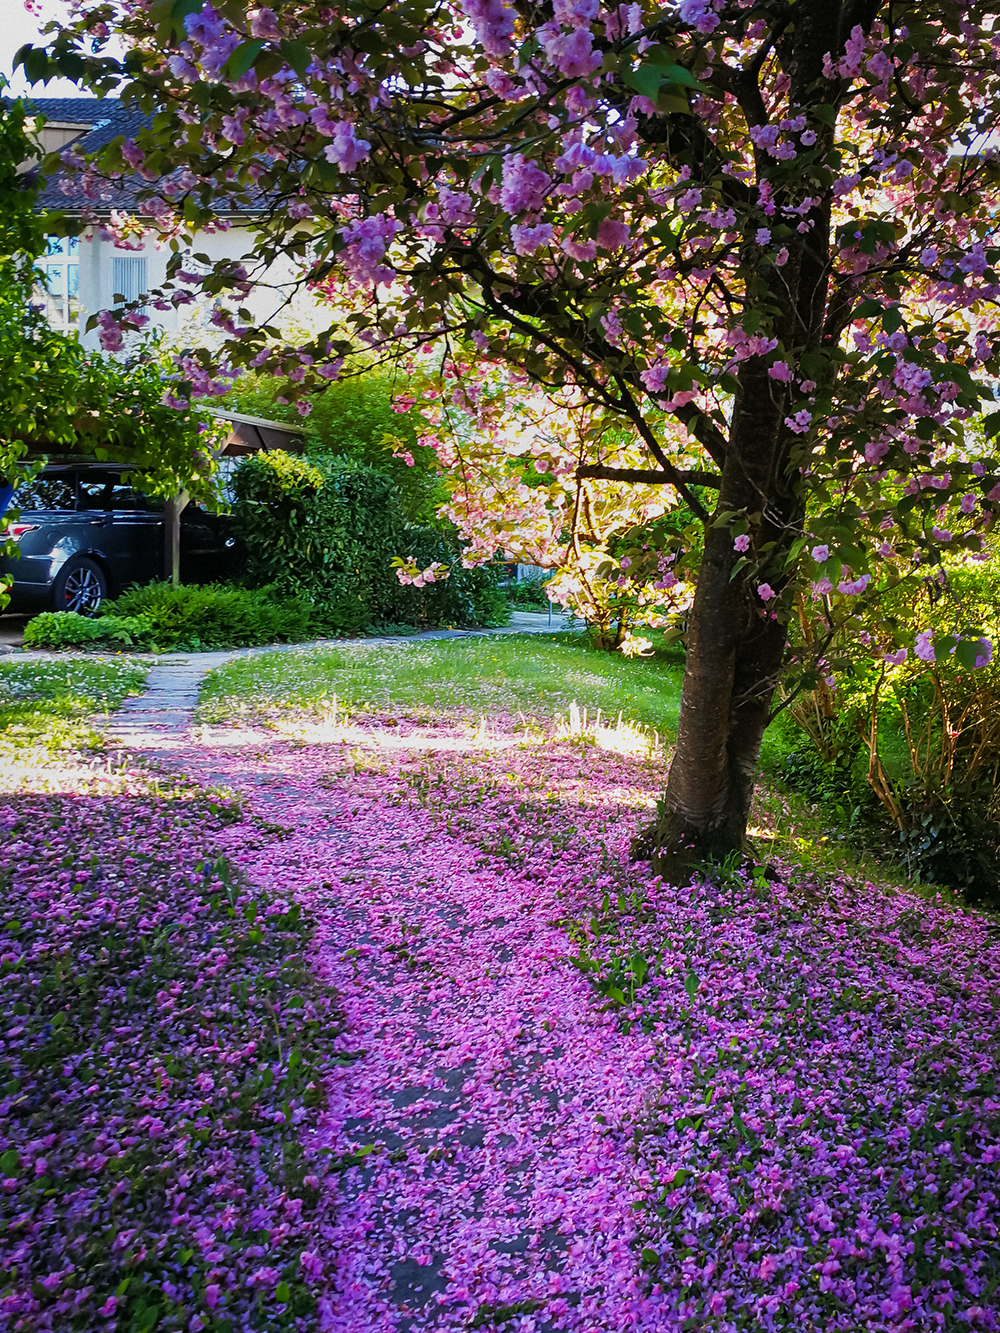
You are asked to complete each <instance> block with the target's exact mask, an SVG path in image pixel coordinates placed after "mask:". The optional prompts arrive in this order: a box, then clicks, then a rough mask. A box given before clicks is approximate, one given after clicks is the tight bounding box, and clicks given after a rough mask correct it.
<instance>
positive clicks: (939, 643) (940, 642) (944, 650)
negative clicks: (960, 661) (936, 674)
mask: <svg viewBox="0 0 1000 1333" xmlns="http://www.w3.org/2000/svg"><path fill="white" fill-rule="evenodd" d="M957 642H958V640H957V639H956V638H955V636H954V634H940V635H938V637H937V638H936V639H935V640H934V660H935V662H942V661H944V660H945V659H947V658H949V657H950V656H951V654H952V650H953V648H954V647H955V644H956V643H957Z"/></svg>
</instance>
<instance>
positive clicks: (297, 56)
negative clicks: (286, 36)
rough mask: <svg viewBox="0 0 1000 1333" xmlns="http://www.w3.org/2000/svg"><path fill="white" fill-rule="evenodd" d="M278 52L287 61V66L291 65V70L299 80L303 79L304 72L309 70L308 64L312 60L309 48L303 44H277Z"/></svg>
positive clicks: (284, 42)
mask: <svg viewBox="0 0 1000 1333" xmlns="http://www.w3.org/2000/svg"><path fill="white" fill-rule="evenodd" d="M278 50H279V51H280V52H281V54H282V55H283V56H284V57H285V59H286V60H287V61H288V63H289V65H291V67H292V69H294V70H295V73H296V74H297V75H298V76H299V78H300V79H304V78H305V76H306V70H307V69H308V68H309V63H310V61H311V60H312V56H311V54H310V52H309V48H308V46H306V44H305V42H294V41H283V42H279V43H278Z"/></svg>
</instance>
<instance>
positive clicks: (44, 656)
mask: <svg viewBox="0 0 1000 1333" xmlns="http://www.w3.org/2000/svg"><path fill="white" fill-rule="evenodd" d="M567 624H568V617H566V616H563V615H553V616H552V617H551V619H550V618H549V617H548V616H547V615H545V614H544V613H539V614H537V615H536V614H535V613H534V612H530V611H515V612H513V613H512V615H511V623H510V625H508V626H505V627H504V628H502V629H486V630H427V631H425V632H424V633H423V634H414V635H409V636H406V637H403V636H398V635H397V636H394V637H391V638H390V637H388V636H387V637H372V638H367V639H317V640H315V641H314V642H313V643H281V644H269V645H267V646H266V647H263V648H241V649H237V650H235V651H233V652H213V653H164V654H162V655H161V656H160V657H158V658H150V657H148V656H144V655H136V657H137V659H138V660H142V661H149V662H151V667H150V672H149V676H148V677H147V679H146V689H145V691H144V692H143V693H142V694H139V695H135V696H133V697H132V698H130V699H126V700H125V702H124V704H123V705H122V706H121V708H120V709H119V711H118V712H117V713H113V714H112V715H111V716H110V717H109V718H107V719H102V720H101V721H100V723H99V724H98V726H99V729H100V730H102V731H103V732H104V734H105V735H106V736H107V737H108V739H109V740H111V741H112V742H117V743H118V744H119V745H121V746H122V747H124V748H128V749H131V750H137V751H142V752H144V753H153V754H160V753H167V752H170V751H176V750H178V749H180V748H181V747H183V746H184V745H185V744H187V732H188V728H189V726H190V722H191V718H192V715H193V714H194V710H195V708H196V707H197V704H198V691H199V689H200V687H201V683H202V681H203V680H204V679H205V677H206V676H207V675H208V673H209V672H210V671H214V670H215V669H216V668H217V667H220V666H225V665H226V663H227V662H233V661H235V660H236V659H237V658H240V657H256V656H259V655H260V654H262V653H275V652H308V651H309V650H310V649H314V648H351V649H355V648H372V647H395V648H406V647H408V646H409V645H410V644H411V643H419V642H422V641H423V640H425V639H474V638H484V637H486V636H489V635H496V634H546V633H557V632H558V631H560V630H562V629H564V628H566V626H567ZM66 656H67V654H66V653H42V652H23V653H18V654H17V655H16V657H15V658H14V660H15V661H18V662H21V661H26V660H27V661H62V660H65V658H66ZM88 660H92V655H90V654H88Z"/></svg>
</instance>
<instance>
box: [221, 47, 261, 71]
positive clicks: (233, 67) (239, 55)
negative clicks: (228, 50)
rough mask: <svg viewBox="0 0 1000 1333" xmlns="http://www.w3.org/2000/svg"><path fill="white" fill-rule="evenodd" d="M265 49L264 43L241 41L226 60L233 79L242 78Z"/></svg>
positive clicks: (227, 69) (227, 68)
mask: <svg viewBox="0 0 1000 1333" xmlns="http://www.w3.org/2000/svg"><path fill="white" fill-rule="evenodd" d="M263 49H264V43H263V42H260V41H257V42H241V43H240V45H239V46H238V47H237V48H236V50H235V51H234V52H233V53H232V55H231V56H230V57H229V59H228V60H227V61H226V71H227V73H228V75H229V77H230V78H231V79H242V77H243V75H244V74H246V72H247V70H248V69H250V67H251V66H252V65H253V62H254V61H255V60H256V59H257V57H258V56H259V55H260V53H261V51H263Z"/></svg>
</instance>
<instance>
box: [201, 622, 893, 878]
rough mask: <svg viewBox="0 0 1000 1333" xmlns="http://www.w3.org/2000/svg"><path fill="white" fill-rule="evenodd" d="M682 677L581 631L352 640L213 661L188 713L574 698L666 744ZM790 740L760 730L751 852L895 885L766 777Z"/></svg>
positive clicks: (547, 707)
mask: <svg viewBox="0 0 1000 1333" xmlns="http://www.w3.org/2000/svg"><path fill="white" fill-rule="evenodd" d="M654 639H655V636H654ZM683 677H684V659H683V654H682V653H680V652H678V651H677V650H676V649H673V650H668V651H664V650H663V649H657V651H656V652H655V653H654V654H653V655H652V656H650V657H647V658H639V659H633V660H632V661H629V660H626V659H624V658H623V657H622V656H621V655H620V654H614V653H606V652H597V651H595V650H594V649H593V648H591V647H590V645H589V643H588V641H587V638H586V636H585V635H584V634H580V633H572V632H570V633H559V634H553V635H541V634H535V635H498V636H497V637H495V638H474V639H471V638H470V639H443V640H440V639H439V640H425V641H424V642H421V643H413V642H411V643H400V644H398V645H395V644H394V645H393V646H392V647H389V648H386V647H382V646H371V647H367V646H364V645H362V644H358V645H356V646H353V647H351V648H344V649H321V650H317V649H303V650H292V651H289V652H281V653H267V654H261V655H259V656H254V657H247V658H241V659H239V660H238V661H235V662H231V663H230V664H229V665H228V666H225V667H220V668H219V669H217V670H216V671H213V672H212V673H211V675H210V676H209V677H208V678H207V680H206V681H205V684H204V686H203V688H202V693H201V704H200V709H199V717H200V720H201V721H203V722H206V723H210V724H218V723H233V722H254V721H256V722H264V723H265V724H266V725H268V726H272V725H278V726H280V725H281V719H282V718H283V717H287V718H296V719H297V718H301V717H324V716H328V715H329V714H330V713H331V712H332V711H333V710H334V709H336V710H337V711H338V713H341V714H342V713H346V714H348V715H354V716H362V717H363V716H364V715H366V714H371V713H388V714H392V713H399V714H400V715H405V716H407V717H409V718H411V719H412V720H414V721H416V722H421V723H426V722H431V723H433V722H434V721H435V719H437V718H438V717H439V716H441V714H442V713H445V714H458V715H462V716H465V717H467V718H474V719H476V720H478V719H480V718H484V717H485V718H486V719H487V720H489V719H490V718H491V717H494V716H498V715H499V716H501V717H505V718H509V717H516V716H517V714H518V713H521V714H523V715H524V716H525V717H527V718H531V719H534V720H542V721H551V720H552V719H553V718H562V719H563V720H564V721H565V720H567V719H568V715H569V712H570V709H571V706H572V705H573V704H575V705H576V706H577V708H578V710H580V712H581V715H582V710H584V709H586V710H587V720H588V723H591V722H593V719H594V718H595V716H596V714H597V712H598V710H600V712H601V714H602V717H603V718H605V719H608V720H609V721H610V722H611V723H614V722H615V720H616V719H617V717H618V714H619V713H621V714H622V716H623V719H624V721H625V722H626V723H632V724H634V725H635V726H637V727H639V728H647V729H650V730H652V731H653V732H655V733H657V735H658V736H659V737H661V738H662V739H663V741H664V742H665V743H666V745H667V746H668V747H669V746H670V745H672V743H673V741H674V740H675V738H676V732H677V718H678V715H679V712H680V700H681V686H682V684H683ZM584 731H585V732H586V731H587V728H584ZM590 735H591V736H592V735H593V732H592V730H591V731H590ZM798 744H801V737H800V736H799V734H798V732H797V728H796V726H795V724H794V723H793V722H792V721H791V719H790V718H788V717H782V718H781V719H780V721H779V722H778V723H777V724H776V725H775V726H774V727H772V728H771V729H770V730H769V731H768V733H767V735H766V737H765V743H764V746H763V749H762V756H761V759H762V770H763V771H762V778H761V782H760V785H759V787H758V792H757V797H756V801H755V806H754V811H753V814H752V817H751V828H752V837H753V838H754V843H755V846H756V848H757V854H758V856H759V857H760V858H761V859H762V860H766V859H767V858H768V857H771V856H781V857H782V858H783V859H785V860H788V861H789V862H791V863H794V864H796V865H799V866H800V867H801V868H802V870H803V872H805V873H809V874H821V875H825V874H839V873H841V872H847V873H850V874H855V875H861V876H863V877H865V878H868V879H876V880H879V881H880V882H890V883H898V882H899V872H898V871H897V869H896V866H895V864H894V862H893V860H892V858H891V856H889V855H888V854H887V855H886V856H885V857H884V858H879V857H876V856H874V855H872V854H864V853H859V852H857V851H855V850H853V849H852V848H851V847H850V846H849V845H848V842H847V840H846V837H845V835H844V832H843V830H842V829H840V828H838V827H837V824H836V816H835V814H834V812H831V811H830V810H824V809H822V808H819V807H815V806H812V805H810V804H809V803H808V802H806V801H804V800H803V799H802V798H801V797H799V796H798V795H796V794H795V793H794V792H790V791H788V790H786V789H785V788H784V787H783V785H782V784H781V783H780V782H778V781H777V780H776V779H775V777H774V768H775V766H776V764H777V763H778V762H779V761H780V758H781V756H782V754H783V753H784V752H785V751H786V750H787V749H788V748H790V747H793V746H795V745H798Z"/></svg>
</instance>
